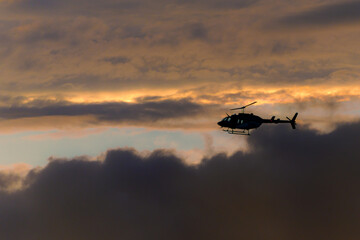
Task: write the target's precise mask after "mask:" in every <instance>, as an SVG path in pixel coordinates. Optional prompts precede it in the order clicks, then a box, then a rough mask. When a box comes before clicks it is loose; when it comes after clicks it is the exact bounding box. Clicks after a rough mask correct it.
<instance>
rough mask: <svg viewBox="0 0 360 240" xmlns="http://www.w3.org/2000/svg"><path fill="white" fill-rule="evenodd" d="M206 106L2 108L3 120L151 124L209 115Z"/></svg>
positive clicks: (148, 103)
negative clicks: (79, 119)
mask: <svg viewBox="0 0 360 240" xmlns="http://www.w3.org/2000/svg"><path fill="white" fill-rule="evenodd" d="M206 109H207V106H205V105H200V104H197V103H194V102H191V101H190V100H189V99H181V100H160V101H153V100H148V99H144V102H140V103H126V102H105V103H89V104H74V103H70V102H66V101H58V102H54V101H44V100H35V101H33V102H30V103H28V104H25V105H24V104H21V103H17V104H15V105H13V106H10V107H0V118H2V119H19V118H30V117H45V116H86V115H92V116H94V117H96V118H97V119H98V120H99V121H112V122H131V123H142V124H145V125H146V124H148V123H152V122H155V121H158V120H166V119H179V118H183V117H194V116H197V115H200V114H203V113H205V112H206Z"/></svg>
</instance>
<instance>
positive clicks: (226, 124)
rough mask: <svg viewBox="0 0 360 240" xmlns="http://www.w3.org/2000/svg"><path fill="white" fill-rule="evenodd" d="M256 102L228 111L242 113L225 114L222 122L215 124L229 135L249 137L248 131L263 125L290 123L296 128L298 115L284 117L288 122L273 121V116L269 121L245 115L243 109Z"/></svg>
mask: <svg viewBox="0 0 360 240" xmlns="http://www.w3.org/2000/svg"><path fill="white" fill-rule="evenodd" d="M255 103H256V102H253V103H250V104H248V105H245V106H243V107H239V108H232V109H230V110H240V109H242V110H243V111H242V113H238V114H233V115H231V116H229V114H226V115H227V117H225V118H224V119H223V120H221V121H220V122H218V123H217V124H218V125H219V126H220V127H221V128H227V129H224V130H223V131H225V132H227V133H230V134H238V135H250V129H254V128H255V129H256V128H258V127H260V126H261V124H263V123H275V124H278V123H290V124H291V127H292V128H293V129H295V128H296V122H295V119H296V117H297V115H298V113H295V115H294V116H293V118H292V119H290V118H288V117H286V118H287V119H288V120H280V119H279V118H278V119H275V116H273V117H272V118H271V119H262V118H261V117H259V116H256V115H254V114H252V113H245V108H246V107H248V106H250V105H253V104H255ZM246 130H247V132H246Z"/></svg>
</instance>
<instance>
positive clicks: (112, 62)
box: [103, 56, 130, 65]
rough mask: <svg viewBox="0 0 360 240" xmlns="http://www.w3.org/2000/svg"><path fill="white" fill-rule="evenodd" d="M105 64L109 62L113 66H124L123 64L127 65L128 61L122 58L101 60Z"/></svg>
mask: <svg viewBox="0 0 360 240" xmlns="http://www.w3.org/2000/svg"><path fill="white" fill-rule="evenodd" d="M103 60H104V61H105V62H109V63H111V64H113V65H117V64H124V63H128V62H130V59H129V58H127V57H123V56H118V57H106V58H104V59H103Z"/></svg>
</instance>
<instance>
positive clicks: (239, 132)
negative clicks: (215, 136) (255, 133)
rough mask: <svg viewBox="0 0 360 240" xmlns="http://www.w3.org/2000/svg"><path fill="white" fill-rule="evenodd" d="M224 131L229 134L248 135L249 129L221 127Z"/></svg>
mask: <svg viewBox="0 0 360 240" xmlns="http://www.w3.org/2000/svg"><path fill="white" fill-rule="evenodd" d="M223 131H224V132H227V133H229V134H236V135H247V136H250V130H249V129H248V130H247V131H246V130H234V129H226V130H225V129H223Z"/></svg>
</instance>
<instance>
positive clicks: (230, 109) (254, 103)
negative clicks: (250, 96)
mask: <svg viewBox="0 0 360 240" xmlns="http://www.w3.org/2000/svg"><path fill="white" fill-rule="evenodd" d="M255 103H257V102H253V103H250V104H248V105H245V106H243V107H239V108H232V109H230V110H238V109H244V108H246V107H248V106H250V105H253V104H255Z"/></svg>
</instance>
